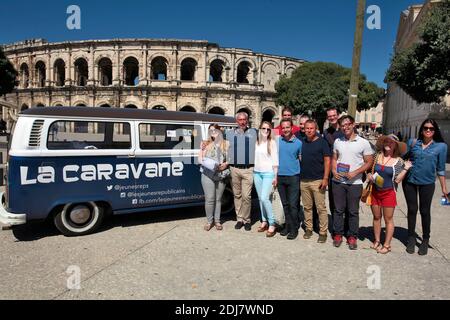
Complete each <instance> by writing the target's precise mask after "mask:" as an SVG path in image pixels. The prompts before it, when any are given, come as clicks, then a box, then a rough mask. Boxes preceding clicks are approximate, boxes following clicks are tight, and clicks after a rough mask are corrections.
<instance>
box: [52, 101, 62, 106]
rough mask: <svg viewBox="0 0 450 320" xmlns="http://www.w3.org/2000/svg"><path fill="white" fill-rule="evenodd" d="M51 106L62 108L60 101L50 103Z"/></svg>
mask: <svg viewBox="0 0 450 320" xmlns="http://www.w3.org/2000/svg"><path fill="white" fill-rule="evenodd" d="M52 106H54V107H62V106H63V103H62V102H61V101H55V102H53V103H52Z"/></svg>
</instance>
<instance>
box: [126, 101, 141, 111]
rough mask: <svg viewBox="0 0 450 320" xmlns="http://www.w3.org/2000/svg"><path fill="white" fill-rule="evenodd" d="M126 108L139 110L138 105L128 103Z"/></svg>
mask: <svg viewBox="0 0 450 320" xmlns="http://www.w3.org/2000/svg"><path fill="white" fill-rule="evenodd" d="M124 108H126V109H139V108H138V106H137V105H135V104H134V103H132V102H131V103H127V104H125V106H124Z"/></svg>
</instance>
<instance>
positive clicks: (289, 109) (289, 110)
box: [281, 107, 294, 115]
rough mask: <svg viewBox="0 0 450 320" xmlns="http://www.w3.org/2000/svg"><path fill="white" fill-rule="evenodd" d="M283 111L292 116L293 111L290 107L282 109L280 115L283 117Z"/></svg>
mask: <svg viewBox="0 0 450 320" xmlns="http://www.w3.org/2000/svg"><path fill="white" fill-rule="evenodd" d="M285 111H288V112H290V113H291V115H292V114H294V111H293V110H292V108H291V107H284V108H283V110H281V115H283V113H284V112H285Z"/></svg>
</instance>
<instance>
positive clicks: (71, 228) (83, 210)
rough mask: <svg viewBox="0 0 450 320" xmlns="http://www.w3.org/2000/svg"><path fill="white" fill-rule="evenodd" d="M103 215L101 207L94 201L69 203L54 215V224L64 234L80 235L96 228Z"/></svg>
mask: <svg viewBox="0 0 450 320" xmlns="http://www.w3.org/2000/svg"><path fill="white" fill-rule="evenodd" d="M103 216H104V210H103V208H102V207H99V206H97V204H96V203H95V202H92V201H91V202H83V203H69V204H66V205H65V206H64V208H63V209H62V210H61V211H59V212H58V213H57V214H56V215H55V225H56V228H58V230H59V231H61V233H62V234H63V235H65V236H82V235H85V234H89V233H92V232H93V231H94V230H96V229H97V228H98V227H99V226H100V224H101V223H102V220H103Z"/></svg>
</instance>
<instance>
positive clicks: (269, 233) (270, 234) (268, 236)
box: [266, 229, 277, 238]
mask: <svg viewBox="0 0 450 320" xmlns="http://www.w3.org/2000/svg"><path fill="white" fill-rule="evenodd" d="M275 233H277V231H276V229H275V230H273V231H270V230H267V232H266V237H267V238H271V237H273V236H274V235H275Z"/></svg>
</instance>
